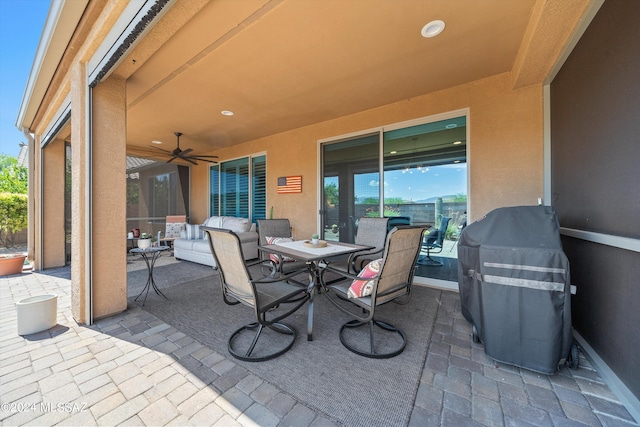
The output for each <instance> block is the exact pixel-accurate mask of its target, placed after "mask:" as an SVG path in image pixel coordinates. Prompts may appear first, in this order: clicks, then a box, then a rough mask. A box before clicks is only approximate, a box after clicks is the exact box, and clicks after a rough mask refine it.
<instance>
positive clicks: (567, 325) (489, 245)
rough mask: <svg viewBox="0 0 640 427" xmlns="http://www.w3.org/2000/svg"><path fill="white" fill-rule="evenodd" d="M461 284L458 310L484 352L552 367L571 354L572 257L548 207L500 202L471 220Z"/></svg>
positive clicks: (463, 241)
mask: <svg viewBox="0 0 640 427" xmlns="http://www.w3.org/2000/svg"><path fill="white" fill-rule="evenodd" d="M458 286H459V289H460V300H461V305H462V314H463V315H464V317H465V318H466V319H467V320H468V321H469V322H471V323H472V324H473V326H474V341H476V342H479V341H481V342H482V343H483V344H484V348H485V352H486V354H487V355H488V356H489V357H491V358H493V359H495V360H497V361H500V362H504V363H508V364H512V365H516V366H520V367H523V368H527V369H531V370H534V371H537V372H542V373H545V374H552V373H555V372H556V370H557V369H558V366H559V365H561V364H563V363H565V360H566V359H567V357H568V356H569V354H570V352H571V353H572V354H573V351H572V341H573V339H572V331H571V283H570V275H569V261H568V260H567V257H566V256H565V254H564V252H563V250H562V243H561V241H560V231H559V225H558V219H557V217H556V215H555V212H554V210H553V208H551V207H549V206H519V207H509V208H499V209H496V210H494V211H492V212H490V213H489V214H488V215H487V216H486V217H484V218H482V219H480V220H478V221H476V222H474V223H472V224H470V225H468V226H467V227H466V228H465V229H464V230H463V232H462V234H461V235H460V239H459V242H458ZM576 349H577V347H576ZM573 358H574V360H575V362H574V363H576V364H577V350H576V353H575V354H574V355H573ZM572 367H577V365H575V366H572Z"/></svg>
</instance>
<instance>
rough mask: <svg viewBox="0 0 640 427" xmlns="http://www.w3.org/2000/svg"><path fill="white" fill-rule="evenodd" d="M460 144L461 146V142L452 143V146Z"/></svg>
mask: <svg viewBox="0 0 640 427" xmlns="http://www.w3.org/2000/svg"><path fill="white" fill-rule="evenodd" d="M460 144H462V141H456V142H454V143H453V145H460Z"/></svg>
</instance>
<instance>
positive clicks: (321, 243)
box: [304, 240, 327, 248]
mask: <svg viewBox="0 0 640 427" xmlns="http://www.w3.org/2000/svg"><path fill="white" fill-rule="evenodd" d="M304 245H305V246H306V247H307V248H326V247H327V241H326V240H318V243H315V244H314V243H313V241H311V240H305V241H304Z"/></svg>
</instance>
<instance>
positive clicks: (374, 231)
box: [326, 217, 389, 274]
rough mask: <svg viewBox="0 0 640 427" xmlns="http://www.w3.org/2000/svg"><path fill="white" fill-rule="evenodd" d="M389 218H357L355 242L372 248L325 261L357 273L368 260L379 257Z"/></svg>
mask: <svg viewBox="0 0 640 427" xmlns="http://www.w3.org/2000/svg"><path fill="white" fill-rule="evenodd" d="M388 222H389V218H368V217H363V218H360V219H359V220H358V230H357V233H356V238H355V242H354V243H355V244H356V245H364V246H372V249H367V250H364V251H359V252H355V253H352V254H350V255H348V256H345V257H334V258H328V259H327V260H326V261H327V262H328V263H330V264H331V266H332V267H333V268H337V269H341V270H344V271H346V272H348V273H352V274H357V273H358V272H359V271H360V270H362V267H364V266H365V265H367V264H368V263H369V262H370V261H373V260H374V259H377V258H380V256H381V255H382V252H383V251H384V244H385V242H386V240H387V231H388V230H387V223H388Z"/></svg>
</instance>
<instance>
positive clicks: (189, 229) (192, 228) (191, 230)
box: [185, 224, 204, 240]
mask: <svg viewBox="0 0 640 427" xmlns="http://www.w3.org/2000/svg"><path fill="white" fill-rule="evenodd" d="M185 227H186V228H185V231H186V235H187V239H191V240H194V239H204V232H203V231H202V230H200V224H185Z"/></svg>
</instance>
